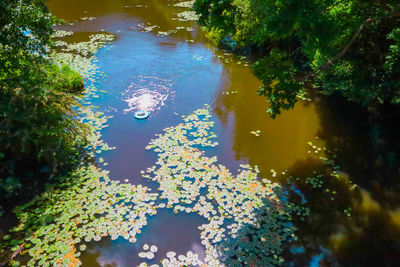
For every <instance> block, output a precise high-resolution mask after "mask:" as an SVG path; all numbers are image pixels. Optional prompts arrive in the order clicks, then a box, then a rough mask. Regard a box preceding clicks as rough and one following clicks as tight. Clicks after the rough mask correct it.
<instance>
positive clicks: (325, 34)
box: [194, 0, 400, 114]
mask: <svg viewBox="0 0 400 267" xmlns="http://www.w3.org/2000/svg"><path fill="white" fill-rule="evenodd" d="M194 8H195V10H196V12H197V13H198V14H199V15H200V20H199V21H200V23H201V24H202V25H204V26H205V27H206V28H207V29H209V30H210V31H213V32H218V33H219V35H218V36H220V38H219V42H220V43H224V40H226V39H232V40H233V41H234V43H235V45H236V46H235V47H234V48H235V49H236V50H239V51H240V50H241V49H243V48H245V47H246V48H251V50H252V51H253V52H254V53H255V54H257V55H261V56H260V57H259V59H260V60H259V61H258V62H256V64H254V66H253V69H254V72H255V74H256V76H257V77H259V78H260V79H261V80H262V82H263V86H262V87H261V89H260V91H259V93H260V94H261V95H265V96H267V98H268V99H269V101H270V102H271V107H270V109H269V112H270V113H272V114H277V113H279V112H280V110H281V109H289V108H292V107H293V105H294V103H295V102H296V94H294V92H298V91H299V90H300V89H301V88H302V86H303V82H304V81H311V82H313V83H314V86H315V87H317V88H319V89H320V90H321V92H322V93H323V94H327V95H331V94H340V95H342V96H344V97H345V98H346V99H348V100H349V101H352V102H356V103H360V104H362V105H364V106H373V107H375V106H379V105H381V104H387V103H391V104H399V103H400V79H399V77H400V56H399V49H400V2H399V1H395V0H388V1H381V0H369V1H362V0H304V1H297V0H287V1H281V0H232V1H222V2H221V1H215V0H196V2H195V5H194ZM231 43H232V42H231ZM278 51H279V52H278ZM278 55H279V56H278ZM278 58H279V64H278V63H277V62H278V61H277V60H278ZM283 67H284V69H282V68H283ZM272 81H275V82H273V83H271V82H272ZM271 84H272V85H274V86H271Z"/></svg>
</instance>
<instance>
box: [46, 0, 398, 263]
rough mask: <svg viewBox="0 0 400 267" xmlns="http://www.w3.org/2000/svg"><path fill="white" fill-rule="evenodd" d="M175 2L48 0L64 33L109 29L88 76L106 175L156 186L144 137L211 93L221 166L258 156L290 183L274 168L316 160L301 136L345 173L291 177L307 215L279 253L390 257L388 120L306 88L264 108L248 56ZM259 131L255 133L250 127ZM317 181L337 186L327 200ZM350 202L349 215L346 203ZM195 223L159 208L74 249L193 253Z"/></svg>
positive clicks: (111, 257)
mask: <svg viewBox="0 0 400 267" xmlns="http://www.w3.org/2000/svg"><path fill="white" fill-rule="evenodd" d="M176 3H178V2H176V1H167V0H153V1H143V0H135V1H131V0H97V1H91V0H51V1H49V3H48V5H49V7H50V9H51V11H52V12H53V13H54V14H55V15H56V16H58V17H60V18H63V19H65V20H66V22H67V23H70V25H69V24H66V25H65V26H62V28H63V29H65V30H70V31H73V32H74V33H75V34H74V35H73V36H72V37H70V38H69V39H68V41H70V42H77V41H86V40H87V39H88V36H89V35H90V34H91V33H97V32H102V31H104V32H109V33H113V34H115V35H116V40H115V41H113V42H112V43H111V44H110V45H108V46H106V47H105V48H102V49H100V50H99V51H98V52H97V55H96V56H97V58H98V62H97V65H98V67H99V70H100V71H101V72H103V73H104V74H105V76H104V77H103V78H100V79H98V81H97V84H96V85H97V88H98V89H100V90H105V91H106V93H104V94H101V95H100V97H98V98H95V99H92V103H93V104H95V105H97V106H98V107H99V110H101V111H103V112H104V113H105V114H106V115H109V116H113V118H111V119H110V120H109V122H108V124H109V126H108V127H107V128H105V129H104V130H103V132H102V135H103V139H104V140H105V141H106V142H107V143H108V144H110V145H111V146H115V147H116V149H115V150H111V151H108V152H104V153H102V154H101V157H102V158H104V161H105V162H107V163H108V165H107V166H104V167H103V168H105V169H107V170H109V171H110V177H111V178H112V179H115V180H120V181H121V182H122V181H125V180H126V179H127V180H128V181H129V183H132V184H143V185H146V186H149V187H150V188H153V189H154V190H156V186H155V185H154V184H152V182H148V181H146V180H144V179H143V178H142V177H141V174H140V171H141V170H143V169H146V168H147V167H150V166H152V165H153V164H154V162H155V160H156V156H155V155H154V153H152V152H151V151H148V150H145V146H146V144H147V143H148V142H149V141H150V140H151V139H152V138H154V135H155V134H157V133H161V132H162V130H163V129H164V128H166V127H169V126H172V125H176V124H178V123H180V122H181V117H180V115H183V114H189V113H191V112H192V111H193V110H195V109H197V108H201V107H202V106H203V105H204V104H209V105H210V106H211V108H212V111H213V117H214V121H215V122H216V124H215V129H214V132H215V133H216V135H217V136H218V137H217V141H218V142H219V145H218V146H217V147H215V148H212V150H211V149H209V151H208V152H211V153H212V155H215V156H217V157H218V160H219V163H221V164H223V165H225V166H227V167H229V168H230V169H237V168H238V166H239V164H243V163H249V164H250V165H258V166H259V168H260V171H261V172H260V176H261V177H267V178H268V179H271V180H272V181H275V182H279V183H282V184H284V185H287V183H286V181H287V178H284V177H283V176H282V175H279V174H280V173H281V172H286V173H290V174H291V175H293V176H294V177H299V179H300V180H301V179H303V180H302V181H304V180H306V177H308V176H309V175H310V173H312V171H314V170H319V169H321V168H323V166H322V164H321V162H320V161H318V160H316V159H315V157H313V156H312V155H310V154H313V153H310V152H309V150H310V147H309V145H308V142H312V143H313V144H314V143H316V144H318V146H319V147H324V146H326V147H327V148H328V149H330V150H335V149H337V152H336V155H337V158H336V159H335V161H336V164H337V165H338V166H341V169H340V174H341V176H343V177H348V179H347V180H346V182H344V181H343V180H340V179H337V180H335V179H333V178H332V179H329V180H326V181H324V186H323V190H322V189H321V190H314V189H310V188H309V187H306V185H305V184H306V183H300V182H296V181H295V182H294V183H291V185H292V189H294V190H295V191H296V192H300V193H299V194H298V195H300V196H302V197H303V198H305V199H306V203H307V205H308V206H309V207H310V208H311V215H310V216H309V217H310V218H309V219H307V220H306V222H298V225H297V226H298V228H299V230H298V236H299V241H298V242H297V245H296V246H297V247H292V250H291V252H289V250H288V252H287V255H286V258H287V259H288V262H287V265H288V266H290V265H291V266H334V265H342V266H375V265H379V266H394V265H392V264H394V263H395V262H396V261H397V262H398V261H400V239H399V237H400V209H399V199H400V198H399V197H400V196H399V192H400V191H399V190H396V189H398V188H399V182H398V181H397V180H396V178H397V179H398V178H399V176H398V164H399V163H398V160H397V158H398V156H399V154H398V151H399V149H398V148H396V146H394V147H391V146H390V143H391V142H390V141H391V140H395V135H394V136H393V134H391V133H392V131H391V128H390V126H387V125H383V126H382V125H381V124H379V123H377V122H376V121H371V120H369V119H365V122H364V121H363V120H364V119H360V118H368V116H367V115H365V114H364V113H363V112H361V111H359V109H358V108H357V107H346V108H342V107H343V106H344V105H343V104H342V103H340V100H332V99H329V100H328V99H325V98H323V97H320V96H318V95H314V94H313V93H309V95H310V98H311V99H312V101H311V102H309V101H301V100H300V101H299V102H298V103H297V104H296V106H295V108H294V109H293V110H290V111H287V112H283V113H282V114H281V115H280V116H278V117H277V118H276V119H271V118H269V117H268V114H267V113H266V109H267V106H268V104H267V102H266V99H265V98H263V97H260V96H257V94H256V91H257V89H258V87H259V86H260V82H259V81H258V80H257V79H256V78H255V77H254V75H253V74H252V72H251V69H250V67H249V66H248V64H247V63H246V59H243V58H242V59H241V58H238V57H235V56H232V55H230V54H228V53H225V54H224V51H222V50H220V49H217V48H216V47H214V46H213V45H212V44H211V43H210V42H208V41H207V40H206V38H205V34H204V33H203V32H202V30H201V29H200V27H199V26H198V25H197V24H196V22H195V21H192V20H188V21H184V20H179V18H180V17H179V16H178V15H177V14H178V13H180V12H184V11H187V10H188V9H187V8H186V7H180V6H174V4H176ZM90 17H93V19H91V18H90ZM82 18H83V19H82ZM85 18H89V19H85ZM143 106H144V107H145V108H147V109H149V110H151V112H150V117H149V118H148V119H146V120H143V121H139V120H135V119H134V116H133V115H134V110H135V109H137V108H138V107H143ZM338 108H339V111H337V109H338ZM376 120H378V121H379V119H376ZM256 130H259V131H260V136H259V137H257V136H255V135H254V134H252V133H251V131H256ZM387 140H390V141H387ZM321 153H322V152H321ZM390 159H392V163H391V161H390ZM271 169H273V170H274V171H272V172H271ZM286 170H287V171H286ZM274 172H276V173H278V175H274V174H273V173H274ZM271 173H272V174H273V175H271ZM285 177H286V176H285ZM349 180H351V181H352V182H353V183H355V184H357V185H358V189H357V190H356V192H353V191H351V190H350V189H349V188H348V186H346V185H348V183H347V182H348V181H349ZM297 181H299V180H297ZM289 187H290V186H289ZM326 190H328V191H329V190H330V192H332V191H335V195H336V196H335V197H334V198H335V200H334V201H332V200H330V195H329V196H328V194H327V192H328V191H326ZM348 208H350V210H351V216H349V215H347V213H346V212H343V210H344V209H346V210H347V211H349V210H348ZM202 223H204V222H203V219H202V218H201V217H200V216H197V215H194V214H186V215H182V214H174V213H173V212H172V211H167V210H163V211H160V212H158V214H157V215H156V216H153V217H151V218H150V219H149V222H148V225H147V226H146V227H145V228H143V230H142V233H141V235H140V237H139V238H138V242H136V243H134V244H132V243H129V242H128V241H127V240H125V239H123V238H118V239H117V240H114V241H112V240H111V239H108V238H106V239H102V240H101V241H100V242H92V243H90V246H89V249H88V250H86V251H85V252H84V253H83V254H82V256H81V257H80V258H81V260H82V263H83V266H123V267H125V266H136V265H138V264H139V263H140V262H141V261H142V260H141V259H140V258H139V257H138V256H137V252H138V251H139V250H140V248H141V247H142V246H143V245H144V244H145V243H149V244H155V245H157V247H158V248H159V253H160V254H165V253H166V252H167V251H170V250H173V251H176V252H177V253H185V252H186V251H187V250H188V249H191V250H192V251H195V252H196V253H198V254H199V255H200V257H201V256H202V255H204V248H203V246H202V244H201V243H200V242H201V240H200V232H199V230H198V229H197V227H198V226H199V225H200V224H202ZM295 248H298V249H297V251H296V249H295ZM155 260H157V257H156V259H155ZM381 263H383V264H381ZM380 264H381V265H380Z"/></svg>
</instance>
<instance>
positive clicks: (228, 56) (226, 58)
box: [215, 52, 250, 67]
mask: <svg viewBox="0 0 400 267" xmlns="http://www.w3.org/2000/svg"><path fill="white" fill-rule="evenodd" d="M215 57H216V58H218V59H220V60H221V61H223V62H224V63H226V64H229V63H231V62H235V63H236V64H238V65H241V64H243V66H245V67H247V66H249V64H250V63H249V61H248V60H247V58H246V57H245V56H235V55H234V54H233V53H229V52H224V53H223V54H221V55H216V56H215Z"/></svg>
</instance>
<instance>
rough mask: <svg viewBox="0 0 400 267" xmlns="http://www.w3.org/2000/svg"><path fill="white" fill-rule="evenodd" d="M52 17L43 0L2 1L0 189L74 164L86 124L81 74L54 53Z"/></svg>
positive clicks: (11, 190)
mask: <svg viewBox="0 0 400 267" xmlns="http://www.w3.org/2000/svg"><path fill="white" fill-rule="evenodd" d="M56 22H58V20H57V19H56V18H55V17H53V16H52V15H51V14H50V12H49V10H48V8H47V7H46V5H45V3H44V1H43V0H2V1H1V2H0V177H1V178H0V195H1V197H7V196H13V195H14V194H16V193H18V192H20V189H21V187H22V185H24V184H34V183H37V182H38V181H39V179H40V178H43V177H45V178H46V179H48V178H49V177H50V178H51V177H54V176H56V175H57V174H59V173H62V172H65V171H67V170H69V169H71V167H72V166H74V165H76V164H78V163H79V161H80V158H81V157H82V155H84V146H85V145H86V143H87V142H86V137H85V134H84V131H85V126H84V125H83V124H82V123H80V122H79V121H78V120H77V119H76V117H75V112H74V108H73V106H74V105H75V104H76V100H75V98H76V95H77V94H78V93H80V92H81V91H82V89H83V81H82V78H81V77H80V76H79V74H77V73H76V72H74V71H72V70H71V69H70V68H69V67H67V66H59V65H57V64H54V63H53V62H52V59H51V56H50V55H51V49H50V48H51V35H52V33H53V25H54V24H55V23H56Z"/></svg>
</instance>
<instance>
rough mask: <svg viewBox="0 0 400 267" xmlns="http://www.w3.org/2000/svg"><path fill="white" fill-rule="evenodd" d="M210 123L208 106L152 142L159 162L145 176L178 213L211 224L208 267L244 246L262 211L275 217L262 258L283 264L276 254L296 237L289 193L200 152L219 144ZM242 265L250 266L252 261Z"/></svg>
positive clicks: (205, 232)
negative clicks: (245, 231) (244, 238)
mask: <svg viewBox="0 0 400 267" xmlns="http://www.w3.org/2000/svg"><path fill="white" fill-rule="evenodd" d="M210 118H211V114H210V108H209V106H207V105H206V106H205V108H202V109H198V110H196V111H194V112H193V113H192V114H190V115H188V116H183V120H184V122H183V123H181V124H178V125H177V126H174V127H168V128H166V129H164V133H163V134H159V135H157V138H156V139H153V140H151V142H150V143H149V145H148V146H147V147H146V148H147V149H153V150H154V151H155V152H157V153H158V160H157V163H156V165H155V166H153V167H150V168H148V169H147V171H143V172H142V173H143V177H145V178H148V179H151V180H153V181H156V182H158V183H159V190H160V191H161V193H160V197H161V198H162V199H166V200H167V207H168V208H173V209H174V212H186V213H197V214H199V215H200V216H202V217H204V218H205V219H207V220H208V223H206V224H203V225H201V226H200V227H199V229H200V230H201V240H202V241H201V243H202V244H203V245H204V246H205V259H204V262H205V263H206V264H208V265H210V266H220V265H222V264H223V259H224V258H226V256H224V255H226V253H225V250H227V249H229V247H230V246H231V242H238V243H240V241H239V240H238V239H237V238H238V236H239V235H240V233H241V232H242V230H241V229H242V228H244V227H245V226H246V225H252V226H254V227H256V226H257V225H258V224H259V222H257V218H256V216H255V214H256V213H257V212H258V211H259V210H260V209H265V210H269V211H270V214H268V215H267V216H266V217H267V219H266V220H267V221H268V227H264V225H263V227H262V228H261V230H260V231H262V233H263V234H264V235H265V237H264V239H265V240H263V241H262V242H264V245H263V246H262V247H263V249H267V250H266V251H265V252H260V251H259V253H264V254H265V255H266V257H267V258H268V259H269V260H268V261H271V262H274V263H280V262H281V261H282V259H281V258H280V257H278V258H276V257H275V255H280V252H281V244H283V243H284V242H287V241H291V240H293V239H294V237H295V235H294V230H295V228H294V226H293V224H291V223H290V218H291V213H292V212H293V211H294V210H296V207H295V206H293V205H291V204H290V203H289V202H287V201H284V199H286V193H285V190H283V189H282V188H281V187H280V186H279V185H278V184H276V183H272V182H270V181H269V180H267V179H264V180H263V182H261V181H260V179H259V177H258V173H259V170H258V169H256V168H252V167H250V165H241V169H240V170H239V173H238V174H237V175H234V174H232V173H231V172H230V171H229V170H228V169H227V168H226V167H225V166H223V165H221V164H217V157H215V156H214V157H207V156H206V155H205V152H204V151H201V150H200V149H199V148H200V147H214V146H216V145H217V142H215V141H213V140H212V139H213V138H215V137H216V135H215V134H214V133H213V132H212V131H211V129H212V127H213V125H214V122H213V121H211V120H210ZM232 240H233V241H232ZM277 240H278V241H279V242H277ZM267 254H268V255H269V256H268V255H267ZM221 260H222V261H221ZM238 260H239V261H246V256H245V255H243V258H240V259H238ZM265 260H267V259H265Z"/></svg>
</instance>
